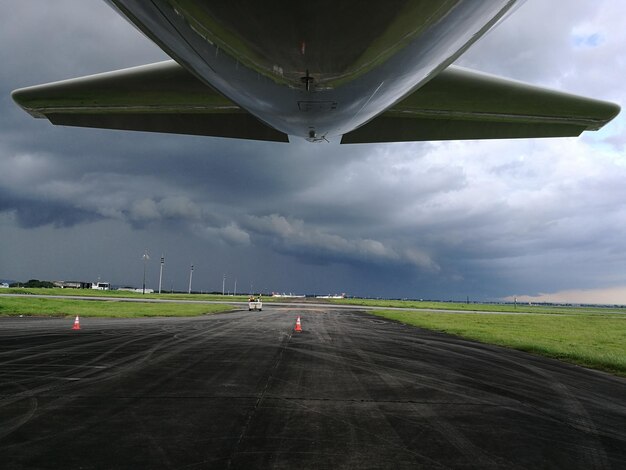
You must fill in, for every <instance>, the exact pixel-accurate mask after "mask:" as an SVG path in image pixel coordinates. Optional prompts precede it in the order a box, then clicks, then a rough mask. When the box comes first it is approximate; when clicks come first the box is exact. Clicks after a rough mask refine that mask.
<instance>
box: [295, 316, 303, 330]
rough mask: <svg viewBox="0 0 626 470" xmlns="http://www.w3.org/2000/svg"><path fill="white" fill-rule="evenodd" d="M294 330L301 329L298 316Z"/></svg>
mask: <svg viewBox="0 0 626 470" xmlns="http://www.w3.org/2000/svg"><path fill="white" fill-rule="evenodd" d="M294 331H302V325H301V324H300V317H298V319H297V320H296V328H295V329H294Z"/></svg>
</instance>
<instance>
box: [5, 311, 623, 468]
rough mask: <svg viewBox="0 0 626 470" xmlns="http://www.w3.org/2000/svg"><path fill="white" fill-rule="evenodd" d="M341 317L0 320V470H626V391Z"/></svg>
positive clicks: (365, 318) (600, 380)
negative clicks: (75, 323)
mask: <svg viewBox="0 0 626 470" xmlns="http://www.w3.org/2000/svg"><path fill="white" fill-rule="evenodd" d="M331 308H332V307H329V308H328V309H326V308H324V309H323V308H319V309H317V310H294V309H288V308H283V309H278V308H275V307H270V308H266V309H264V310H263V312H248V311H245V312H236V313H229V314H219V315H212V316H205V317H196V318H158V319H96V318H83V319H82V321H81V327H82V329H81V330H80V331H72V330H71V326H72V319H56V318H55V319H45V318H26V317H25V318H0V467H1V468H3V469H34V468H36V469H114V468H133V469H139V468H150V469H158V468H169V469H211V468H220V469H221V468H238V469H247V468H281V469H282V468H284V469H294V468H296V469H299V470H300V469H309V468H311V469H324V468H332V469H336V468H350V469H361V468H371V469H381V468H390V469H392V468H393V469H403V468H406V469H409V468H410V469H415V468H427V469H444V468H477V469H485V468H487V469H489V468H514V469H529V468H532V469H538V468H559V469H609V468H613V469H624V468H626V380H624V379H621V378H616V377H612V376H610V375H608V374H604V373H601V372H594V371H590V370H586V369H583V368H580V367H576V366H571V365H567V364H563V363H560V362H558V361H554V360H549V359H542V358H538V357H534V356H531V355H528V354H524V353H521V352H516V351H510V350H506V349H503V348H498V347H494V346H488V345H481V344H478V343H473V342H470V341H464V340H460V339H458V338H453V337H450V336H447V335H443V334H437V333H432V332H428V331H425V330H420V329H417V328H413V327H408V326H404V325H401V324H399V323H395V322H391V321H386V320H383V319H379V318H376V317H373V316H371V315H368V314H366V313H362V312H354V311H345V310H332V309H331ZM298 315H300V316H301V319H302V327H303V330H304V331H303V332H301V333H296V332H294V331H293V328H294V325H295V320H296V317H297V316H298Z"/></svg>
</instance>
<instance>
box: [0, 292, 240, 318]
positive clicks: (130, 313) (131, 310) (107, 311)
mask: <svg viewBox="0 0 626 470" xmlns="http://www.w3.org/2000/svg"><path fill="white" fill-rule="evenodd" d="M233 309H234V307H232V306H230V305H220V304H182V303H147V302H146V303H144V302H115V301H104V302H101V301H97V300H75V299H67V300H66V299H45V298H32V297H28V296H24V297H0V315H3V316H7V315H29V316H30V315H32V316H75V315H80V316H84V317H156V316H168V317H181V316H199V315H206V314H210V313H219V312H228V311H231V310H233Z"/></svg>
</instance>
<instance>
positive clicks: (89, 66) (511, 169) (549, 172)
mask: <svg viewBox="0 0 626 470" xmlns="http://www.w3.org/2000/svg"><path fill="white" fill-rule="evenodd" d="M13 3H14V6H13V7H12V18H13V19H15V18H19V19H20V21H14V20H10V19H8V18H6V17H5V18H2V19H0V44H2V46H1V47H0V60H1V61H2V63H3V67H2V68H1V69H0V106H1V107H2V108H1V110H2V112H1V113H0V165H1V166H2V171H1V172H0V198H1V199H0V217H1V219H0V220H2V225H0V237H3V238H4V239H10V240H11V247H12V248H11V252H9V251H8V250H6V249H5V250H4V251H0V266H2V267H3V268H4V269H11V270H12V271H11V272H8V273H2V272H0V275H1V276H6V275H11V277H20V276H22V277H30V274H29V273H31V272H36V271H38V270H39V271H38V272H41V273H42V274H45V275H47V276H49V277H50V278H54V277H60V276H62V275H66V276H72V277H76V276H84V277H87V278H89V277H94V276H97V275H103V276H106V277H107V278H108V280H110V281H113V282H117V283H120V284H124V283H135V284H136V282H135V281H136V279H137V277H136V272H137V269H139V270H140V268H141V266H140V265H139V266H137V262H138V261H137V260H138V259H140V255H141V254H142V253H143V251H144V250H145V249H146V248H149V249H150V250H151V253H152V255H153V257H155V256H156V257H158V253H161V252H167V253H168V259H169V260H171V261H169V267H168V269H169V270H170V271H169V273H170V275H171V276H172V279H177V280H176V283H177V288H185V287H186V286H185V283H184V279H185V278H186V276H188V269H189V264H190V263H192V262H193V263H196V265H197V271H196V272H195V273H194V279H196V278H197V279H198V282H199V283H204V284H203V285H206V286H209V285H213V288H217V287H218V286H219V287H220V288H221V277H222V274H223V273H228V276H229V279H231V280H232V279H233V278H234V277H238V278H239V281H240V283H241V285H244V284H246V285H248V286H249V285H250V284H255V285H257V286H258V287H259V288H262V287H265V288H267V289H268V290H286V291H289V290H291V291H294V292H296V291H299V292H304V291H308V292H313V291H316V292H323V293H329V292H337V291H340V292H341V291H347V292H350V293H359V294H363V295H365V294H371V295H390V296H399V297H402V296H412V297H424V298H434V297H439V298H444V299H448V298H465V296H466V295H472V296H473V297H475V298H481V299H485V298H496V297H501V296H504V295H508V294H510V293H512V292H528V293H535V292H546V291H550V290H551V289H552V290H559V289H563V290H565V289H572V288H583V287H594V288H595V287H603V286H607V285H618V284H626V276H625V275H624V274H623V270H620V269H621V268H620V267H619V266H623V263H624V262H626V259H624V255H623V253H625V252H626V250H624V248H626V247H625V246H624V243H625V242H624V240H625V239H626V233H625V230H626V229H625V228H624V227H626V211H625V210H624V209H623V201H624V200H626V190H624V189H623V187H624V185H623V184H622V182H623V180H624V177H625V176H626V165H625V163H624V155H623V148H624V143H626V140H624V132H623V126H624V120H623V118H621V117H620V118H619V119H618V120H617V121H616V122H615V123H614V124H611V126H609V128H607V129H606V130H603V131H602V132H601V133H599V134H597V135H595V136H585V137H583V138H580V139H564V140H559V139H555V140H542V141H504V142H447V143H442V142H435V143H420V144H392V145H355V146H339V145H337V144H336V143H331V144H329V145H311V144H308V143H306V142H304V141H302V140H295V141H294V142H293V143H291V144H287V145H283V144H274V143H260V142H246V141H234V140H228V139H216V138H198V137H191V136H175V135H159V134H147V133H132V132H116V131H106V130H94V129H75V128H62V127H54V126H51V125H50V124H49V123H48V122H47V121H44V120H35V119H32V118H31V117H30V116H28V115H27V114H25V113H24V112H23V111H21V110H20V109H19V108H18V107H17V106H15V105H14V104H13V103H12V101H11V100H10V98H9V93H10V92H11V90H13V89H15V88H19V87H23V86H28V85H32V84H37V83H43V82H49V81H53V80H60V79H65V78H70V77H75V76H80V75H86V74H91V73H98V72H103V71H107V70H112V69H119V68H124V67H129V66H133V65H139V64H143V63H149V62H156V61H159V60H163V59H164V58H166V56H165V55H164V54H163V53H162V52H161V51H160V50H158V49H157V48H156V47H155V46H154V45H152V44H151V43H150V42H149V41H148V40H146V39H145V38H143V36H141V34H140V33H138V32H137V31H136V30H135V29H134V28H133V27H131V26H129V25H128V24H127V23H126V22H125V21H124V20H123V19H121V18H120V17H118V16H117V15H116V14H115V12H113V11H112V10H111V9H110V8H109V7H107V6H106V5H105V4H104V3H103V2H100V1H90V2H75V1H59V2H54V4H53V3H52V2H47V1H35V0H32V1H29V2H17V1H16V2H13ZM555 12H558V14H555ZM621 12H623V6H622V5H621V4H619V3H618V2H615V1H608V0H607V1H604V2H594V3H593V5H591V4H590V3H589V2H585V1H579V0H576V1H569V0H568V1H567V2H564V1H562V2H540V1H533V0H529V1H528V2H527V3H526V4H525V5H524V6H523V7H522V8H520V9H519V11H518V12H516V13H515V14H514V15H512V16H511V17H510V18H508V19H507V20H506V21H505V22H504V23H502V24H501V25H500V26H499V27H498V29H497V30H496V31H494V32H493V33H492V34H491V35H489V36H487V37H486V38H484V39H483V40H482V41H481V42H480V43H479V44H477V45H476V47H475V48H473V49H472V50H471V51H470V52H469V53H468V54H467V55H465V56H464V57H463V58H462V60H461V64H462V65H465V66H470V67H475V68H478V69H481V70H485V71H488V72H491V73H497V74H502V75H505V76H508V77H512V78H517V79H522V80H528V81H531V82H533V83H537V84H543V85H547V86H553V87H559V88H563V89H565V90H568V91H572V92H576V93H581V94H585V95H588V96H594V97H598V98H604V99H611V100H616V101H620V100H623V99H624V96H625V93H624V87H623V85H622V79H621V77H622V76H623V74H624V72H626V70H624V68H626V65H625V64H626V61H625V60H624V55H623V54H624V52H623V51H622V49H623V44H624V42H625V41H626V37H624V32H623V28H622V27H621V25H620V18H621V14H620V13H621ZM9 44H10V46H8V45H9ZM37 240H39V241H40V243H48V242H49V243H55V246H59V247H62V248H59V252H58V253H36V254H35V253H33V254H32V255H31V254H30V253H29V251H28V250H27V249H25V246H26V244H27V243H35V242H36V241H37ZM85 240H89V242H86V241H85ZM85 244H87V245H89V246H94V245H95V246H98V249H97V250H89V249H87V248H83V250H84V251H83V252H81V253H80V255H79V256H71V257H70V256H63V255H64V253H66V252H67V253H74V252H75V251H76V250H77V249H80V247H84V246H85ZM63 247H64V248H63ZM63 250H66V252H64V251H63ZM17 252H19V253H20V262H19V263H17V262H16V261H15V260H14V256H13V255H12V253H17ZM138 257H139V258H138ZM69 259H72V261H71V262H70V261H68V260H69ZM44 263H45V266H46V269H48V266H55V267H56V269H57V270H61V272H59V273H58V274H55V272H53V271H51V268H50V270H48V271H46V269H44V268H43V266H44ZM63 263H65V265H64V264H63ZM620 263H622V264H620ZM60 266H62V267H60ZM95 266H97V268H96V267H95ZM151 279H152V281H153V280H154V279H153V277H152V278H151ZM261 279H262V281H261ZM181 280H182V281H181ZM173 282H174V281H172V283H173ZM211 283H212V284H211ZM260 283H262V284H263V285H260Z"/></svg>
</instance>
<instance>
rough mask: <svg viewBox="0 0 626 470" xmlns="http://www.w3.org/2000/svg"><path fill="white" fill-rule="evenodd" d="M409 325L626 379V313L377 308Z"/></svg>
mask: <svg viewBox="0 0 626 470" xmlns="http://www.w3.org/2000/svg"><path fill="white" fill-rule="evenodd" d="M372 313H374V314H376V315H379V316H382V317H385V318H389V319H393V320H397V321H400V322H402V323H406V324H409V325H414V326H419V327H422V328H427V329H430V330H435V331H441V332H445V333H449V334H454V335H458V336H462V337H464V338H468V339H473V340H476V341H480V342H483V343H490V344H497V345H500V346H506V347H509V348H514V349H519V350H521V351H526V352H530V353H534V354H539V355H542V356H547V357H552V358H555V359H560V360H563V361H567V362H571V363H574V364H579V365H582V366H586V367H592V368H594V369H600V370H604V371H607V372H611V373H614V374H617V375H621V376H625V377H626V315H625V314H583V313H580V314H576V315H497V314H495V315H494V314H475V313H474V314H453V313H428V312H401V311H389V310H387V311H375V312H372Z"/></svg>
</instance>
